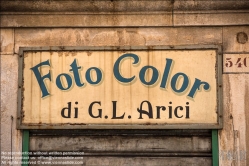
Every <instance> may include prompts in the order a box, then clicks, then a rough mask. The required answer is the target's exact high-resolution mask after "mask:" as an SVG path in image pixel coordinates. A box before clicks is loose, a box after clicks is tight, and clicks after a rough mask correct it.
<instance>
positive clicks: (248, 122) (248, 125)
mask: <svg viewBox="0 0 249 166" xmlns="http://www.w3.org/2000/svg"><path fill="white" fill-rule="evenodd" d="M245 86H246V87H245V96H244V101H245V102H244V104H245V105H244V107H245V109H244V110H245V116H246V118H245V119H246V138H249V112H248V110H249V102H247V101H248V100H249V87H248V81H246V84H245ZM245 150H246V152H248V150H249V142H248V141H246V149H245ZM246 161H247V163H248V162H249V153H247V155H246Z"/></svg>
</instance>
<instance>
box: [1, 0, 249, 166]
mask: <svg viewBox="0 0 249 166" xmlns="http://www.w3.org/2000/svg"><path fill="white" fill-rule="evenodd" d="M0 4H1V8H0V10H1V11H0V12H1V20H0V23H1V30H0V34H1V55H0V56H1V152H22V151H32V152H38V151H71V152H72V151H79V152H84V155H79V156H83V158H84V159H83V161H84V163H83V165H150V166H152V165H212V164H213V165H217V164H218V163H219V165H221V166H228V165H234V166H235V165H236V166H237V165H238V166H246V165H248V163H249V152H248V150H249V141H248V137H249V113H248V109H249V103H248V100H249V85H248V83H249V82H248V80H249V76H248V73H249V64H248V63H249V62H248V61H249V60H248V58H249V41H248V40H249V39H248V35H249V1H247V0H238V1H223V0H222V1H221V0H218V1H211V0H196V1H195V0H185V1H183V0H173V1H172V0H165V1H163V0H128V1H124V0H96V1H95V0H94V1H90V0H89V1H88V0H84V1H78V0H61V1H60V0H49V1H44V0H38V1H28V0H18V1H5V0H3V1H1V2H0ZM183 45H184V46H189V47H193V48H194V47H196V48H197V47H198V48H200V47H202V46H203V47H205V46H208V45H212V46H219V47H220V48H221V52H219V53H220V54H221V55H222V57H223V63H222V66H223V67H222V68H223V69H222V70H223V71H222V76H221V77H222V85H220V86H221V87H222V88H223V93H222V96H223V97H222V98H220V99H219V100H221V102H222V103H223V109H222V112H223V115H220V118H222V121H223V128H222V129H219V130H216V129H215V130H210V129H195V130H193V129H192V130H187V129H180V130H176V129H174V130H169V129H167V130H162V129H160V130H157V129H154V130H153V129H150V130H148V129H147V130H124V129H120V130H110V129H108V130H51V129H50V130H44V129H42V130H39V129H35V130H30V131H26V130H25V131H24V130H17V127H16V126H17V121H18V119H17V118H18V117H17V111H18V106H17V101H18V97H20V96H18V88H19V85H18V74H19V73H20V71H19V69H18V62H19V58H20V57H19V56H20V54H19V53H20V49H21V48H22V47H35V48H37V47H48V48H49V47H52V46H55V47H56V46H58V47H67V46H70V47H86V46H91V47H99V46H101V47H102V46H103V47H106V46H116V47H120V46H121V47H122V46H143V47H148V49H153V46H168V47H171V48H174V47H178V46H183ZM199 70H201V69H199ZM203 72H204V71H203ZM217 131H218V146H217V145H215V143H214V142H212V141H214V140H215V138H214V137H215V133H216V132H217ZM27 134H29V135H27ZM212 136H213V138H214V139H213V140H212ZM27 139H28V141H25V140H27ZM27 142H28V145H26V144H25V143H27ZM212 145H213V146H212ZM25 148H28V149H25ZM215 150H217V153H215ZM13 155H14V154H13ZM16 155H17V156H18V155H19V156H21V155H22V154H20V153H17V154H16ZM3 156H4V154H2V158H1V159H2V161H3ZM5 156H6V155H5ZM30 157H32V156H30ZM217 159H218V161H217ZM4 160H5V161H11V159H4ZM20 160H21V159H20ZM20 160H19V161H20ZM44 160H46V159H44ZM30 161H32V160H30ZM1 164H3V163H1ZM6 165H8V164H6ZM19 165H20V164H19ZM31 165H32V164H31ZM36 165H39V164H36Z"/></svg>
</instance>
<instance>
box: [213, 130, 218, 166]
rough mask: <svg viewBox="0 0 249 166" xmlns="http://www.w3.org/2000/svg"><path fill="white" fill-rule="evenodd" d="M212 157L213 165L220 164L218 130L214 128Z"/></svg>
mask: <svg viewBox="0 0 249 166" xmlns="http://www.w3.org/2000/svg"><path fill="white" fill-rule="evenodd" d="M212 157H213V159H212V160H213V166H219V145H218V130H212Z"/></svg>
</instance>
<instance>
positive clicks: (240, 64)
mask: <svg viewBox="0 0 249 166" xmlns="http://www.w3.org/2000/svg"><path fill="white" fill-rule="evenodd" d="M246 59H247V57H246V58H244V59H243V58H237V60H235V59H234V60H232V58H226V63H225V66H226V67H232V66H234V65H235V66H237V67H247V63H246Z"/></svg>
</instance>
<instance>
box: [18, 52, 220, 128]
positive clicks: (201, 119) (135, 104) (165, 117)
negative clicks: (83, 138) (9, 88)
mask: <svg viewBox="0 0 249 166" xmlns="http://www.w3.org/2000/svg"><path fill="white" fill-rule="evenodd" d="M126 53H132V54H136V55H138V57H139V62H138V64H136V65H132V63H133V59H131V58H128V59H127V58H126V59H127V60H124V61H122V64H121V66H120V73H121V75H122V76H123V77H125V78H131V77H133V76H135V77H136V78H135V79H134V80H135V81H132V82H130V83H127V84H124V83H121V82H120V81H118V80H117V79H116V78H115V76H114V74H113V66H114V64H115V62H116V61H117V59H118V58H119V57H120V56H122V55H123V54H126ZM166 59H171V60H172V65H171V68H170V69H171V70H170V72H169V76H168V80H167V82H166V84H165V85H166V88H160V85H161V81H162V77H163V75H164V70H165V67H166ZM216 59H217V57H216V51H215V50H199V51H198V50H192V51H166V50H164V51H156V50H153V51H152V50H151V51H146V50H145V51H128V52H117V51H91V52H89V51H73V52H65V51H64V52H53V51H51V52H46V51H43V52H27V53H25V54H24V72H23V73H24V74H23V80H24V85H23V89H24V92H23V97H24V100H23V109H22V110H20V111H23V112H24V117H23V123H24V124H26V125H27V124H33V125H34V124H36V125H43V124H47V125H52V124H63V123H71V124H81V123H84V124H147V123H150V124H183V123H184V124H207V125H208V124H217V123H218V116H217V112H218V110H217V109H218V106H217V81H218V80H217V79H218V77H217V73H216V72H217V71H218V70H217V67H216V64H217V63H218V62H217V61H216ZM46 60H49V62H50V64H51V67H49V66H47V65H46V66H42V67H39V70H40V73H41V75H42V76H44V75H46V74H48V73H49V72H51V81H50V80H49V79H44V80H42V82H44V84H46V86H47V91H48V92H49V93H50V95H48V96H46V97H42V91H41V89H40V87H39V84H38V81H37V78H36V77H35V74H34V72H33V71H32V70H31V68H32V67H34V66H36V65H38V64H40V63H41V62H45V61H46ZM74 60H77V66H81V68H82V69H80V70H78V71H79V77H80V79H81V81H80V82H81V83H84V86H82V87H79V86H77V85H76V83H75V78H74V74H72V72H70V71H69V70H70V69H71V66H70V65H71V64H72V63H73V61H74ZM144 66H153V67H154V68H156V69H157V71H158V72H159V76H158V78H157V81H156V82H155V83H154V84H153V85H151V86H146V85H145V84H143V83H142V82H141V81H140V78H139V72H140V70H141V69H142V68H143V67H144ZM91 67H97V68H99V69H100V70H101V71H102V75H103V79H102V80H103V81H101V82H100V83H99V84H98V85H91V84H90V83H87V81H86V78H85V73H86V71H87V70H88V69H89V68H91ZM62 73H66V74H68V75H69V76H70V77H71V79H72V82H73V83H72V87H71V88H70V89H69V90H65V91H63V90H60V89H59V88H58V86H57V84H56V80H57V77H58V75H60V74H62ZM177 73H184V74H185V76H187V77H188V78H187V79H185V78H183V77H182V76H180V77H179V78H178V79H177V80H178V81H177V83H176V89H178V90H179V89H180V88H181V87H182V84H183V82H186V81H187V80H188V81H189V82H188V86H187V87H186V89H185V90H184V91H183V92H181V93H177V92H175V91H174V90H173V88H172V87H171V80H172V77H173V76H174V75H175V74H177ZM92 74H93V75H92V77H93V79H92V80H96V73H95V72H92ZM153 74H154V75H155V73H153ZM165 74H167V73H165ZM151 78H152V70H151V69H150V70H148V72H146V74H145V80H146V81H150V80H151ZM196 79H199V80H201V81H202V82H206V83H205V84H208V85H209V86H210V87H209V89H208V90H204V88H203V86H204V84H202V85H200V86H198V87H199V90H198V89H197V88H198V87H196V89H195V90H194V91H195V95H194V96H192V97H190V96H188V95H189V93H190V91H191V90H192V88H193V86H194V84H195V82H196ZM62 80H63V81H64V82H63V81H62V82H63V85H64V87H67V86H68V83H67V81H66V80H65V78H63V79H62ZM205 87H206V86H205ZM96 101H99V102H101V106H100V105H99V104H95V105H94V107H93V110H92V112H93V114H94V116H98V115H99V113H98V109H102V116H101V117H100V118H93V117H91V116H90V115H89V114H90V113H89V111H88V110H89V106H90V104H91V103H92V102H96ZM112 101H117V116H118V117H120V116H122V115H123V114H124V118H122V119H112V117H113V104H112ZM143 101H149V102H150V103H151V105H152V110H153V117H151V118H149V116H148V115H146V114H142V119H139V117H140V113H139V112H138V111H137V109H143V110H146V111H147V112H148V111H149V110H148V104H147V103H144V104H143V106H142V107H141V103H142V102H143ZM68 102H71V103H70V104H71V107H72V108H71V113H72V115H71V118H64V117H62V115H61V112H62V109H63V108H66V110H65V113H64V114H65V115H68V106H69V105H68ZM75 102H78V104H75ZM171 102H172V103H171ZM156 106H165V108H166V110H165V111H163V110H160V118H157V116H159V115H158V114H157V108H156ZM169 106H171V107H172V118H170V117H169V112H170V111H169ZM178 106H181V107H182V109H183V110H180V109H179V108H178V111H177V114H178V115H176V114H175V110H176V107H178ZM186 106H188V107H189V117H187V110H186ZM75 107H77V108H78V113H79V114H78V118H74V115H75V111H74V108H75ZM105 116H108V118H105ZM129 116H131V118H128V117H129ZM176 116H179V117H181V118H179V117H178V118H177V117H176ZM78 127H81V126H79V125H76V126H75V128H78ZM168 128H170V127H168ZM179 128H181V127H180V126H179Z"/></svg>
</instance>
